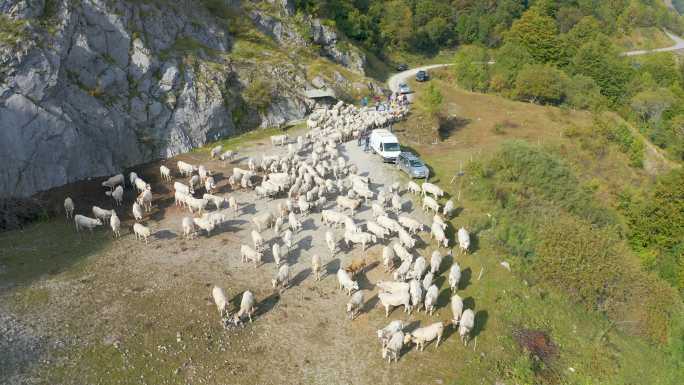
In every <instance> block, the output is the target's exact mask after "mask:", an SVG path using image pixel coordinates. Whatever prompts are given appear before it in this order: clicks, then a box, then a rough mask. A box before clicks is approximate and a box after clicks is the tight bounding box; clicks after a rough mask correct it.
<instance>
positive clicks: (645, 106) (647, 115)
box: [630, 88, 676, 124]
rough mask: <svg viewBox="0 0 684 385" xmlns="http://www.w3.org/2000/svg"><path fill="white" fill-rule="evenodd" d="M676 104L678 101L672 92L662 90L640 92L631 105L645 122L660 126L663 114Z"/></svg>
mask: <svg viewBox="0 0 684 385" xmlns="http://www.w3.org/2000/svg"><path fill="white" fill-rule="evenodd" d="M675 102H676V99H675V97H674V95H673V94H672V92H671V91H670V90H668V89H666V88H660V89H657V90H648V91H642V92H639V93H638V94H636V95H634V97H633V98H632V101H631V103H630V105H631V107H632V109H633V110H634V111H635V112H636V113H637V114H639V117H640V118H641V119H643V120H644V121H648V122H651V123H652V124H659V123H660V121H661V118H662V116H663V113H664V112H665V111H666V110H668V109H669V108H670V107H672V105H673V104H674V103H675Z"/></svg>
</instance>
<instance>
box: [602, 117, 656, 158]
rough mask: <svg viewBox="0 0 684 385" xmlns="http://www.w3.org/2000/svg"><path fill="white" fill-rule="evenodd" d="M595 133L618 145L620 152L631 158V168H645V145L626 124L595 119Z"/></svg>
mask: <svg viewBox="0 0 684 385" xmlns="http://www.w3.org/2000/svg"><path fill="white" fill-rule="evenodd" d="M594 132H595V133H596V134H599V135H601V136H603V137H604V138H605V139H607V140H608V141H610V142H613V143H615V144H617V145H618V148H619V149H620V151H622V152H623V153H625V154H627V156H628V157H629V160H630V166H632V167H642V166H643V164H644V147H645V145H644V143H643V141H642V140H641V139H640V138H638V137H636V136H634V134H632V131H631V130H630V129H629V127H628V126H627V125H626V124H625V123H623V122H614V121H609V120H605V119H600V118H595V119H594Z"/></svg>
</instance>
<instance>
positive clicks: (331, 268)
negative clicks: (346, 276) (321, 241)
mask: <svg viewBox="0 0 684 385" xmlns="http://www.w3.org/2000/svg"><path fill="white" fill-rule="evenodd" d="M339 269H340V259H339V258H334V259H331V260H330V261H329V262H328V263H326V264H325V266H323V271H324V272H325V275H335V274H337V270H339Z"/></svg>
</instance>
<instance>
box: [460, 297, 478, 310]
mask: <svg viewBox="0 0 684 385" xmlns="http://www.w3.org/2000/svg"><path fill="white" fill-rule="evenodd" d="M465 309H475V298H473V297H465V298H463V310H465Z"/></svg>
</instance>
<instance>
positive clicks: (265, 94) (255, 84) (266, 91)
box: [242, 78, 273, 112]
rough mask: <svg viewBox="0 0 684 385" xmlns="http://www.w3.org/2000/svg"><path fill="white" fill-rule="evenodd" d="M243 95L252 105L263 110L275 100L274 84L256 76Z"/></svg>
mask: <svg viewBox="0 0 684 385" xmlns="http://www.w3.org/2000/svg"><path fill="white" fill-rule="evenodd" d="M242 97H243V98H244V99H245V101H246V102H247V103H248V104H250V106H251V107H253V108H255V109H257V110H258V111H260V112H263V111H265V110H266V109H267V108H268V107H269V106H270V105H271V103H272V102H273V84H272V83H271V82H270V81H268V80H265V79H262V78H256V79H254V80H252V81H251V82H250V83H249V85H247V87H246V88H245V90H244V91H243V92H242Z"/></svg>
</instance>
